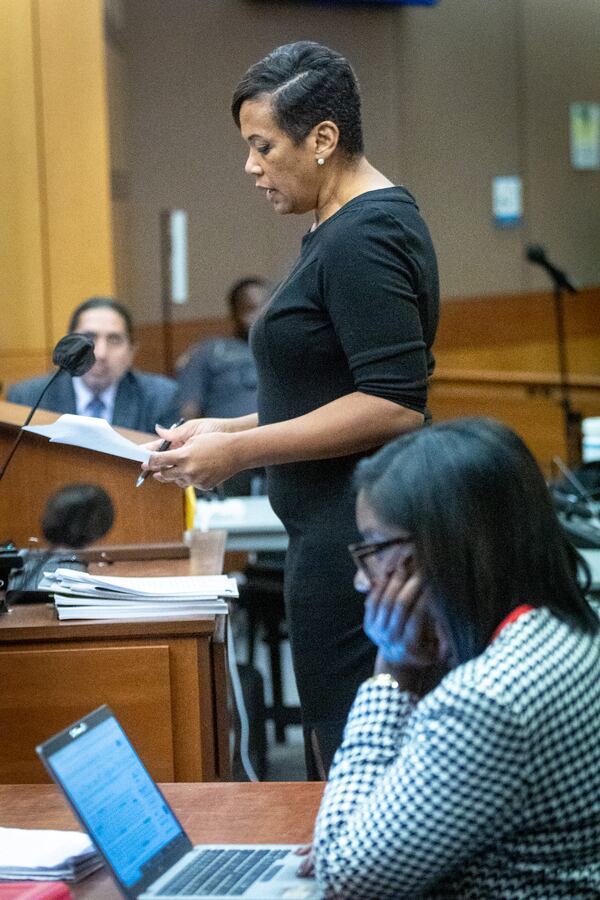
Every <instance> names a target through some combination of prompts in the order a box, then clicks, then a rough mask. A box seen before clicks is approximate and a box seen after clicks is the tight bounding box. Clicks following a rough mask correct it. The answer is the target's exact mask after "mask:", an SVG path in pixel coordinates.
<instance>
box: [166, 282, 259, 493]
mask: <svg viewBox="0 0 600 900" xmlns="http://www.w3.org/2000/svg"><path fill="white" fill-rule="evenodd" d="M268 299H269V289H268V285H267V282H266V281H264V279H262V278H242V279H240V281H236V283H235V284H234V285H232V287H231V288H230V290H229V293H228V295H227V303H228V306H229V315H230V318H231V322H232V331H233V334H232V336H231V337H218V338H209V339H208V340H204V341H200V342H199V343H198V344H195V345H194V346H193V347H191V348H190V349H189V350H188V351H187V352H186V353H185V354H184V355H183V356H182V357H181V358H180V359H179V361H178V364H177V370H178V371H177V379H178V382H179V395H178V397H179V406H180V408H181V413H182V415H183V416H185V418H186V419H190V418H191V419H193V418H197V417H198V416H203V417H207V416H208V417H212V416H214V417H216V418H218V419H222V418H225V419H227V418H236V417H237V416H245V415H248V413H253V412H256V409H257V399H256V390H257V379H256V365H255V362H254V357H253V356H252V351H251V350H250V346H249V344H248V333H249V331H250V328H251V326H252V325H253V324H254V322H255V321H256V319H257V318H258V316H259V315H260V313H261V311H262V310H263V308H264V306H265V304H266V303H267V300H268ZM262 471H263V470H262V469H261V470H255V469H249V470H246V471H244V472H240V473H239V474H238V475H235V476H234V477H233V478H230V479H229V480H228V481H227V482H225V486H224V489H225V493H226V494H228V495H229V496H235V495H244V494H250V493H263V489H262V487H258V481H257V479H260V481H261V482H262Z"/></svg>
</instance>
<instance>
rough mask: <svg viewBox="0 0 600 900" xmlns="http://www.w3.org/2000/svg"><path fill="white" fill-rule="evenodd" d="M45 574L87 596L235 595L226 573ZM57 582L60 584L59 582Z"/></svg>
mask: <svg viewBox="0 0 600 900" xmlns="http://www.w3.org/2000/svg"><path fill="white" fill-rule="evenodd" d="M44 575H45V577H46V578H48V579H51V582H52V586H53V587H54V588H55V589H58V590H61V589H62V588H63V587H70V588H71V590H72V591H76V592H78V593H81V592H82V591H85V593H86V595H87V596H88V597H89V596H92V595H95V594H98V595H105V596H107V597H111V596H114V595H115V594H120V595H125V594H129V595H134V596H136V597H147V598H148V599H151V598H152V597H155V596H158V597H165V596H169V597H176V598H185V597H193V598H197V599H200V598H202V597H237V596H238V589H237V583H236V580H235V578H230V577H229V576H228V575H176V576H171V575H161V576H157V577H154V578H139V577H135V576H122V577H120V578H119V577H116V576H111V575H90V574H89V573H88V572H79V571H77V570H76V569H56V571H55V572H45V573H44ZM59 584H60V587H58V585H59Z"/></svg>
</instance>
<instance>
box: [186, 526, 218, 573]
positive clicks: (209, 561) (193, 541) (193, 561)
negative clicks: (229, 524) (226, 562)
mask: <svg viewBox="0 0 600 900" xmlns="http://www.w3.org/2000/svg"><path fill="white" fill-rule="evenodd" d="M226 540H227V532H226V531H224V530H223V529H221V528H215V529H213V530H211V531H200V529H199V528H192V530H191V531H186V534H185V542H186V544H187V545H188V547H189V548H190V575H222V574H223V557H224V555H225V541H226Z"/></svg>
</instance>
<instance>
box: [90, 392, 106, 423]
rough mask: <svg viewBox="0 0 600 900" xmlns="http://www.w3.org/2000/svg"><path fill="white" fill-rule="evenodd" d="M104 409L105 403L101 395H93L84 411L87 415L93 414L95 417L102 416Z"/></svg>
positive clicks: (99, 417)
mask: <svg viewBox="0 0 600 900" xmlns="http://www.w3.org/2000/svg"><path fill="white" fill-rule="evenodd" d="M105 410H106V404H105V402H104V400H102V398H101V397H98V396H96V395H95V396H94V397H92V399H91V400H90V402H89V403H88V405H87V406H86V408H85V411H86V413H87V415H88V416H93V417H94V418H95V419H102V418H104V412H105Z"/></svg>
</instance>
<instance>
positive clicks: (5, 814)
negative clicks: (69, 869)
mask: <svg viewBox="0 0 600 900" xmlns="http://www.w3.org/2000/svg"><path fill="white" fill-rule="evenodd" d="M161 787H162V790H163V791H164V793H165V796H166V798H167V800H168V801H169V803H170V804H171V805H172V807H173V809H174V811H175V814H176V816H177V817H178V818H179V820H180V822H181V824H182V825H183V827H184V828H185V830H186V831H187V833H188V835H189V836H190V838H191V840H192V842H193V843H213V842H214V843H249V844H262V843H269V844H270V843H282V844H287V843H289V844H303V843H309V841H310V840H311V838H312V829H313V824H314V820H315V816H316V814H317V810H318V808H319V803H320V801H321V796H322V794H323V787H324V786H323V784H322V783H321V782H289V783H286V782H278V783H277V782H271V783H266V782H265V783H262V784H237V783H231V784H167V785H161ZM0 825H3V826H6V827H10V828H59V829H69V828H78V829H80V827H81V826H79V824H78V823H77V822H76V821H75V819H74V818H73V816H72V814H71V812H70V811H69V809H68V807H67V803H66V800H65V799H64V798H63V796H62V794H61V793H60V791H59V790H58V788H57V787H55V786H54V785H0ZM72 891H73V896H74V897H75V900H116V898H118V897H119V893H118V891H117V889H116V888H115V886H114V882H113V881H112V879H111V878H110V876H109V875H108V874H107V873H106V871H104V870H102V871H100V872H96V873H95V874H94V875H91V876H90V877H89V878H86V879H85V880H84V881H82V882H80V883H79V884H78V885H74V886H73V888H72Z"/></svg>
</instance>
